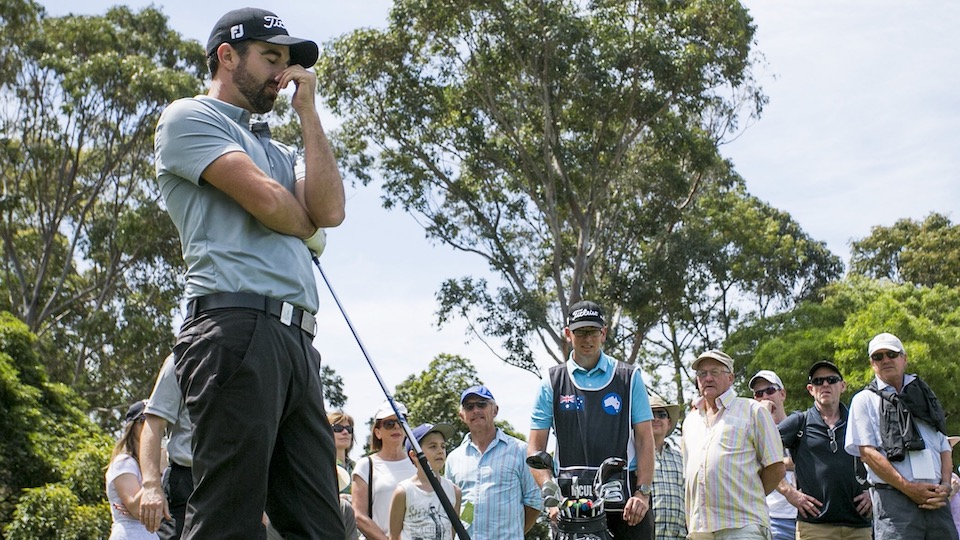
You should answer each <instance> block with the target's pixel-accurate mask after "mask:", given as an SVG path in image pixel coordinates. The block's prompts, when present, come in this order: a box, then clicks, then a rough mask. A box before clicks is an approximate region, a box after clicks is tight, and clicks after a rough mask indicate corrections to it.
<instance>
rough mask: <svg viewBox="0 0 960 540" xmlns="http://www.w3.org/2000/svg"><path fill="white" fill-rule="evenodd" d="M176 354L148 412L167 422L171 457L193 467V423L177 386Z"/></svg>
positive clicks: (164, 370)
mask: <svg viewBox="0 0 960 540" xmlns="http://www.w3.org/2000/svg"><path fill="white" fill-rule="evenodd" d="M175 368H176V365H175V362H174V359H173V355H172V354H171V355H169V356H167V359H166V360H164V361H163V367H162V368H160V375H158V376H157V382H156V384H154V386H153V393H151V394H150V399H149V400H147V406H146V408H145V409H144V412H146V413H147V414H152V415H154V416H159V417H160V418H163V419H164V420H166V421H167V457H168V458H169V459H170V461H172V462H174V463H176V464H177V465H180V466H182V467H192V466H193V450H192V448H191V446H190V445H191V443H192V442H193V423H192V422H190V413H189V412H187V407H186V404H184V402H183V394H182V393H181V392H180V385H179V384H177V374H176V373H175Z"/></svg>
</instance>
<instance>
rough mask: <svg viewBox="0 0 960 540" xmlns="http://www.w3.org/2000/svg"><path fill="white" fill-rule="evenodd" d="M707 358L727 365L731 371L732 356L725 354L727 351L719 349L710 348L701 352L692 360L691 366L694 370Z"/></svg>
mask: <svg viewBox="0 0 960 540" xmlns="http://www.w3.org/2000/svg"><path fill="white" fill-rule="evenodd" d="M707 358H712V359H714V360H716V361H717V362H720V363H721V364H723V365H725V366H727V369H729V370H730V371H731V372H732V371H733V358H730V357H729V356H727V353H725V352H723V351H721V350H720V349H710V350H709V351H705V352H703V353H701V354H700V356H698V357H697V359H696V360H694V361H693V365H692V366H691V367H692V368H693V369H694V370H696V369H697V367H698V366H699V365H700V362H703V361H704V360H706V359H707Z"/></svg>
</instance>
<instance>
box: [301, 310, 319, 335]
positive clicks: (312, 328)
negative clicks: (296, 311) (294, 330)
mask: <svg viewBox="0 0 960 540" xmlns="http://www.w3.org/2000/svg"><path fill="white" fill-rule="evenodd" d="M300 328H302V329H303V330H304V331H305V332H306V333H308V334H310V335H311V336H316V335H317V318H316V317H315V316H313V315H311V314H310V313H308V312H307V311H304V312H303V318H302V319H301V320H300Z"/></svg>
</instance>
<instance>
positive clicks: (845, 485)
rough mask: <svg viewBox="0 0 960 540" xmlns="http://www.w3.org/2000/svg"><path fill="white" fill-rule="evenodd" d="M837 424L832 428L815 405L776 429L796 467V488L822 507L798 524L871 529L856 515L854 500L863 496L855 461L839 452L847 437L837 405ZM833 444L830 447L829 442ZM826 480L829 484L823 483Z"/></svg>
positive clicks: (843, 416) (844, 415)
mask: <svg viewBox="0 0 960 540" xmlns="http://www.w3.org/2000/svg"><path fill="white" fill-rule="evenodd" d="M839 407H840V412H839V417H838V418H837V422H836V423H835V424H834V425H833V427H832V428H831V427H830V426H828V425H827V424H826V422H824V421H823V416H822V415H821V414H820V410H819V409H818V408H817V406H816V404H814V406H813V407H810V408H809V409H807V410H806V411H804V412H799V413H793V414H791V415H790V416H788V417H787V418H786V420H784V421H783V422H780V424H779V425H777V429H779V430H780V438H781V439H782V440H783V444H784V446H786V447H788V448H791V450H790V453H791V455H792V456H793V463H794V465H795V466H796V474H797V488H798V489H800V491H803V492H804V493H805V494H807V495H810V496H811V497H814V498H815V499H817V500H818V501H820V502H822V503H823V506H822V507H820V513H819V514H818V515H815V516H808V517H803V516H797V519H798V520H799V521H805V522H808V523H817V524H820V525H836V526H842V527H855V528H865V527H870V526H871V524H872V521H871V520H870V519H869V518H865V517H863V516H861V515H860V513H859V512H857V505H856V503H854V501H853V499H854V497H856V496H858V495H860V493H861V492H863V487H862V486H861V485H860V482H859V480H858V479H857V464H856V462H855V460H854V457H853V456H851V455H850V454H848V453H847V452H845V451H844V450H843V448H838V447H837V445H840V446H842V445H843V440H844V437H845V436H846V433H847V416H848V414H849V413H848V410H847V407H846V406H845V405H844V404H843V403H840V404H839ZM831 441H834V443H835V444H833V445H831V444H830V442H831ZM824 478H829V479H830V481H829V482H824V481H823V479H824Z"/></svg>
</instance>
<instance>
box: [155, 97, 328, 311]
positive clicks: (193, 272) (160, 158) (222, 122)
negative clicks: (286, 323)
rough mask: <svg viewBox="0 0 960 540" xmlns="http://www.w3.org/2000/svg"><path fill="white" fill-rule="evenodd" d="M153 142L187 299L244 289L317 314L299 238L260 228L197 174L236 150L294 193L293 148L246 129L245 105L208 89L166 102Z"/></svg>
mask: <svg viewBox="0 0 960 540" xmlns="http://www.w3.org/2000/svg"><path fill="white" fill-rule="evenodd" d="M154 146H155V154H156V171H157V182H158V185H159V187H160V193H161V195H162V196H163V200H164V203H165V204H166V206H167V212H168V213H169V214H170V218H171V219H172V220H173V222H174V224H175V225H176V227H177V231H179V233H180V245H181V246H182V249H183V260H184V262H185V263H186V265H187V274H186V286H185V289H184V293H185V295H186V298H188V299H191V298H196V297H198V296H204V295H207V294H213V293H218V292H248V293H254V294H261V295H265V296H269V297H271V298H274V299H277V300H281V301H285V302H289V303H291V304H293V305H294V306H297V307H300V308H303V309H305V310H307V311H309V312H310V313H316V312H317V308H318V307H319V302H320V301H319V294H318V292H317V286H316V278H315V277H314V274H313V272H314V270H313V264H312V263H311V260H310V251H309V250H308V249H307V247H306V246H305V245H304V243H303V241H302V240H301V239H300V238H297V237H296V236H290V235H286V234H280V233H278V232H276V231H273V230H271V229H270V228H268V227H266V226H265V225H263V224H262V223H260V221H259V220H257V219H256V218H255V217H253V215H251V214H250V213H249V212H247V211H246V210H244V209H243V208H242V207H241V206H240V205H238V204H237V203H236V201H234V200H233V199H232V198H230V196H228V195H227V194H226V193H224V192H222V191H220V190H219V189H216V188H215V187H213V186H211V185H209V184H207V182H206V180H204V179H203V178H202V177H201V175H202V174H203V171H204V170H205V169H206V168H207V167H208V166H209V165H210V164H211V163H213V162H214V161H216V160H217V159H218V158H220V157H221V156H223V155H225V154H228V153H231V152H242V153H244V154H246V155H247V156H248V157H249V158H250V159H251V161H253V163H254V164H255V165H256V166H257V167H258V168H260V170H261V171H263V172H264V174H266V175H267V176H269V177H270V178H272V179H273V180H275V181H276V182H277V183H278V184H280V185H281V186H283V188H284V189H286V190H288V191H289V192H290V193H291V194H293V193H294V191H295V187H294V186H295V183H296V178H295V177H294V165H295V163H296V151H295V150H294V149H293V148H290V147H288V146H286V145H284V144H281V143H279V142H277V141H274V140H273V139H271V138H270V133H269V131H266V130H259V129H258V130H252V129H251V126H250V112H249V111H246V110H244V109H242V108H240V107H237V106H235V105H231V104H229V103H226V102H224V101H220V100H218V99H215V98H212V97H209V96H197V97H194V98H184V99H178V100H177V101H174V102H173V103H171V104H170V105H169V106H168V107H167V108H166V109H165V110H164V111H163V113H162V114H161V115H160V120H159V122H158V123H157V132H156V137H155V139H154Z"/></svg>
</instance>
